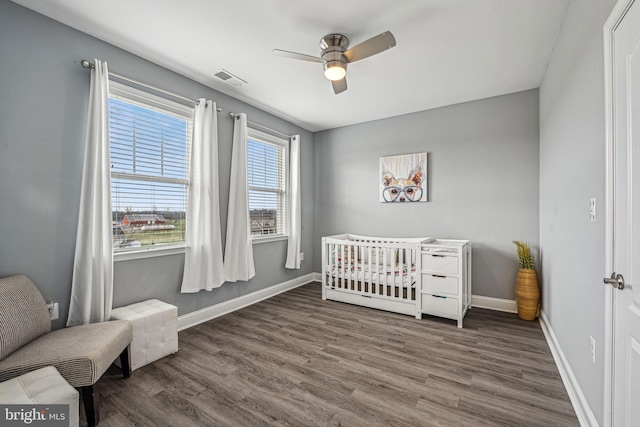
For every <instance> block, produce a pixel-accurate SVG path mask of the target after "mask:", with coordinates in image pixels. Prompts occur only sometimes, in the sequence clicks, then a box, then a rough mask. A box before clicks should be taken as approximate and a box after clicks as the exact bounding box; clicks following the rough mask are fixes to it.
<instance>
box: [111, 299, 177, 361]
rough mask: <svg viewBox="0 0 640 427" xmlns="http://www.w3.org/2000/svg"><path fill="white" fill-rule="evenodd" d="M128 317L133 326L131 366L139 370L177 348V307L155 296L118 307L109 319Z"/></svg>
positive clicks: (124, 318)
mask: <svg viewBox="0 0 640 427" xmlns="http://www.w3.org/2000/svg"><path fill="white" fill-rule="evenodd" d="M116 319H118V320H128V321H130V322H131V325H132V326H133V340H132V341H131V369H132V370H134V369H138V368H140V367H142V366H144V365H147V364H149V363H151V362H154V361H156V360H158V359H160V358H162V357H164V356H167V355H169V354H173V353H175V352H176V351H178V307H176V306H175V305H171V304H167V303H166V302H162V301H160V300H157V299H150V300H148V301H142V302H138V303H135V304H131V305H127V306H125V307H119V308H116V309H114V310H113V311H112V312H111V320H116Z"/></svg>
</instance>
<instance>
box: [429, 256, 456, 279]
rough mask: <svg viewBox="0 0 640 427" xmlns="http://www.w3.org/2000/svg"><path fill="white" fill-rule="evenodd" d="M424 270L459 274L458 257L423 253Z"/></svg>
mask: <svg viewBox="0 0 640 427" xmlns="http://www.w3.org/2000/svg"><path fill="white" fill-rule="evenodd" d="M422 270H424V271H430V272H432V273H442V274H458V257H457V256H450V255H432V254H425V253H423V254H422Z"/></svg>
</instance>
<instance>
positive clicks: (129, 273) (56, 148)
mask: <svg viewBox="0 0 640 427" xmlns="http://www.w3.org/2000/svg"><path fill="white" fill-rule="evenodd" d="M211 54H215V53H211ZM96 57H97V58H100V59H103V60H106V61H107V62H108V64H109V68H110V69H111V70H113V71H115V72H118V73H119V74H123V75H125V76H128V77H131V78H134V79H138V80H141V81H144V82H146V83H149V84H152V85H155V86H158V87H161V88H164V89H167V90H169V91H172V92H175V93H179V94H182V95H185V96H188V97H190V98H193V99H195V98H199V97H206V98H209V99H213V100H214V101H216V102H217V103H218V105H219V106H222V107H223V109H224V112H223V113H222V114H221V115H220V117H219V131H218V135H219V143H220V147H219V156H220V171H219V176H220V204H221V210H222V212H221V217H222V228H223V235H224V232H225V229H226V227H225V225H226V218H227V202H228V198H229V175H230V159H231V138H232V132H233V131H232V122H231V120H230V119H229V118H228V112H229V111H235V112H246V113H247V114H248V115H249V118H250V120H251V121H254V122H256V123H260V124H262V125H265V126H268V127H271V128H273V129H277V130H279V131H281V132H285V133H288V134H300V135H301V158H302V170H304V171H311V170H312V169H313V167H314V165H313V161H312V155H313V150H312V146H313V135H312V134H311V133H310V132H307V131H305V130H303V129H301V128H299V127H297V126H294V125H292V124H290V123H287V122H285V121H283V120H280V119H278V118H276V117H274V116H271V115H269V114H267V113H265V112H263V111H261V110H259V109H256V108H253V107H251V106H249V105H247V104H244V103H242V102H240V101H237V100H235V99H233V98H231V97H228V96H225V95H223V94H221V93H218V92H216V91H214V90H212V89H209V88H207V87H205V86H203V85H201V84H198V83H196V82H194V81H192V80H190V79H187V78H185V77H183V76H180V75H178V74H175V73H173V72H171V71H169V70H167V69H164V68H162V67H159V66H157V65H155V64H152V63H150V62H147V61H145V60H143V59H141V58H139V57H137V56H134V55H132V54H130V53H128V52H125V51H123V50H121V49H118V48H116V47H114V46H112V45H109V44H107V43H104V42H102V41H100V40H97V39H95V38H93V37H90V36H88V35H86V34H83V33H80V32H78V31H76V30H73V29H71V28H69V27H66V26H64V25H61V24H60V23H58V22H56V21H53V20H51V19H48V18H45V17H43V16H41V15H39V14H37V13H35V12H32V11H30V10H27V9H24V8H22V7H21V6H18V5H16V4H14V3H11V2H9V1H7V0H0V276H6V275H10V274H18V273H23V274H26V275H28V276H29V277H30V278H31V279H32V280H33V281H34V282H35V283H36V284H37V286H38V287H39V288H40V290H41V292H42V293H43V295H44V296H45V298H47V299H53V300H55V301H58V302H59V303H60V316H61V319H60V320H59V321H56V322H54V323H53V326H54V327H60V326H62V324H63V322H64V321H65V320H66V316H67V313H68V305H69V295H70V291H71V275H72V265H73V253H74V248H75V238H76V237H75V236H76V228H77V220H78V203H79V197H80V178H81V174H82V172H81V171H82V156H83V141H84V135H85V123H86V114H87V113H86V110H87V104H88V97H89V81H90V74H89V72H88V71H87V70H85V69H84V68H82V67H81V66H80V64H79V62H80V60H82V59H93V58H96ZM312 178H313V177H312V174H310V173H309V174H303V176H302V178H301V180H302V183H301V185H302V195H303V200H302V209H303V212H302V218H303V223H302V239H303V240H302V251H303V252H305V256H306V258H307V259H308V260H309V261H303V263H302V269H301V270H293V271H290V270H285V269H284V267H283V266H284V261H285V254H286V241H279V242H274V243H262V244H257V245H254V256H255V261H256V277H254V278H253V279H252V280H251V281H250V282H246V283H243V282H239V283H235V284H225V285H223V287H222V288H220V289H217V290H214V291H212V292H200V293H198V294H189V295H181V294H180V293H179V289H180V282H181V277H182V268H183V262H184V255H177V256H164V257H158V258H154V259H146V260H135V261H124V262H117V263H116V265H115V289H114V306H120V305H123V304H128V303H131V302H136V301H141V300H143V299H147V298H159V299H161V300H164V301H167V302H169V303H173V304H176V305H177V306H178V308H179V314H185V313H188V312H191V311H193V310H197V309H200V308H203V307H207V306H210V305H213V304H216V303H220V302H222V301H225V300H228V299H230V298H234V297H237V296H240V295H243V294H247V293H249V292H253V291H256V290H259V289H262V288H266V287H268V286H270V285H273V284H276V283H280V282H284V281H286V280H289V279H292V278H295V277H298V276H300V275H303V274H307V273H310V272H312V271H313V269H312V263H311V260H312V259H313V248H314V246H313V244H312V241H311V239H312V233H313V216H314V212H313V182H312Z"/></svg>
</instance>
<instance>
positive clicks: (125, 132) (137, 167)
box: [109, 82, 193, 252]
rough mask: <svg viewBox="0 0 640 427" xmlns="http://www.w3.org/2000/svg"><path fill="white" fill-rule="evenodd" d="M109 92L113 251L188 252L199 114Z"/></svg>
mask: <svg viewBox="0 0 640 427" xmlns="http://www.w3.org/2000/svg"><path fill="white" fill-rule="evenodd" d="M109 90H110V92H109V137H110V148H111V199H112V206H113V250H114V252H123V251H127V250H131V249H138V250H140V249H156V248H160V247H167V246H168V245H182V246H184V243H185V237H186V227H187V224H186V213H187V194H188V187H189V181H188V178H189V168H188V165H189V155H190V151H191V150H190V148H191V131H192V126H193V109H192V108H189V107H186V106H183V105H181V104H177V103H174V102H171V101H168V100H166V99H163V98H159V97H156V96H153V95H151V94H148V93H145V92H142V91H138V90H136V89H133V88H130V87H128V86H124V85H120V84H117V83H115V82H111V83H110V89H109Z"/></svg>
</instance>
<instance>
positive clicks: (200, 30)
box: [13, 0, 568, 131]
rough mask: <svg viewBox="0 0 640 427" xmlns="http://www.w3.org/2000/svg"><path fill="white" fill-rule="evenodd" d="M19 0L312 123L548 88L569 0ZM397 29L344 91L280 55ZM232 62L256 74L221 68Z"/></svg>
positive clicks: (355, 69)
mask: <svg viewBox="0 0 640 427" xmlns="http://www.w3.org/2000/svg"><path fill="white" fill-rule="evenodd" d="M13 1H14V2H15V3H18V4H20V5H23V6H25V7H27V8H29V9H33V10H35V11H37V12H39V13H41V14H43V15H46V16H49V17H51V18H53V19H55V20H57V21H59V22H62V23H64V24H66V25H69V26H71V27H73V28H76V29H78V30H80V31H82V32H85V33H87V34H90V35H92V36H95V37H97V38H99V39H102V40H105V41H107V42H109V43H111V44H113V45H116V46H118V47H121V48H123V49H125V50H127V51H129V52H132V53H135V54H137V55H139V56H141V57H143V58H145V59H148V60H150V61H152V62H154V63H156V64H159V65H161V66H164V67H166V68H169V69H171V70H174V71H176V72H178V73H180V74H183V75H185V76H187V77H190V78H192V79H193V80H196V81H198V82H200V83H203V84H205V85H207V86H209V87H211V88H214V89H216V90H219V91H220V92H223V93H225V94H227V95H230V96H232V97H234V98H237V99H240V100H242V101H245V102H247V103H249V104H251V105H254V106H256V107H259V108H261V109H263V110H265V111H268V112H270V113H272V114H274V115H276V116H279V117H281V118H284V119H286V120H288V121H290V122H292V123H295V124H297V125H300V126H301V127H303V128H305V129H308V130H310V131H319V130H324V129H331V128H336V127H340V126H345V125H350V124H354V123H360V122H365V121H370V120H376V119H380V118H385V117H391V116H396V115H400V114H406V113H411V112H415V111H421V110H426V109H430V108H436V107H441V106H445V105H451V104H456V103H460V102H466V101H471V100H475V99H482V98H487V97H491V96H497V95H503V94H507V93H513V92H518V91H522V90H527V89H533V88H537V87H539V86H540V82H541V80H542V76H543V74H544V71H545V67H546V65H547V62H548V60H549V57H550V55H551V51H552V49H553V45H554V42H555V40H556V36H557V34H558V31H559V29H560V26H561V24H562V19H563V17H564V13H565V9H566V7H567V2H568V0H401V1H398V0H322V1H317V0H226V1H222V0H186V1H185V0H91V1H87V0H13ZM387 30H390V31H391V32H392V33H393V34H394V35H395V38H396V41H397V46H396V47H395V48H393V49H390V50H388V51H385V52H383V53H380V54H379V55H376V56H373V57H370V58H367V59H364V60H362V61H359V62H356V63H353V64H350V65H349V69H348V71H347V81H348V86H349V89H348V90H347V91H346V92H344V93H342V94H339V95H334V93H333V90H332V89H331V84H330V82H329V81H328V80H327V79H326V78H325V77H324V75H323V72H322V64H317V63H311V62H303V61H295V60H292V59H288V58H281V57H277V56H275V55H273V54H272V53H271V50H272V49H274V48H279V49H284V50H290V51H296V52H301V53H306V54H309V55H314V56H319V54H320V47H319V42H320V39H321V38H322V36H324V35H326V34H330V33H341V34H344V35H346V36H347V37H348V38H349V39H350V40H351V44H350V46H355V45H356V44H358V43H360V42H362V41H364V40H366V39H368V38H370V37H372V36H375V35H377V34H379V33H382V32H383V31H387ZM78 59H84V58H78ZM222 68H224V69H225V70H227V71H230V72H231V73H233V74H235V75H237V76H239V77H240V78H242V79H243V80H246V81H247V82H248V84H247V85H245V86H242V87H240V88H232V87H229V86H227V85H226V84H224V83H222V82H221V81H219V80H218V79H217V78H215V77H213V76H212V75H213V74H214V73H216V72H217V71H219V70H220V69H222ZM113 71H115V72H118V70H117V69H115V67H114V70H113ZM131 77H137V78H142V77H141V76H131Z"/></svg>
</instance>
